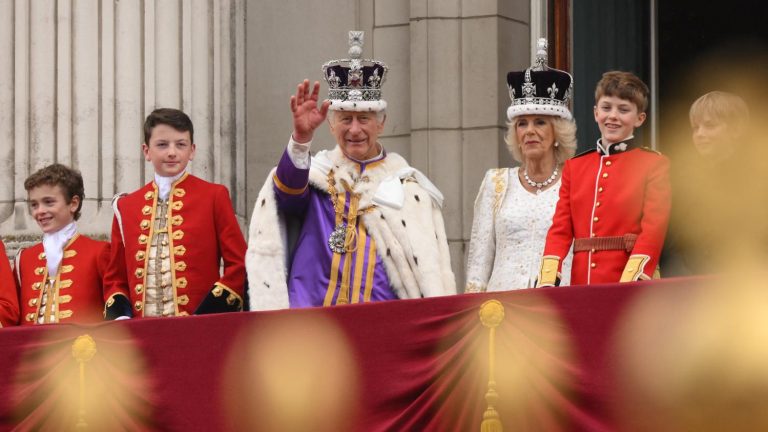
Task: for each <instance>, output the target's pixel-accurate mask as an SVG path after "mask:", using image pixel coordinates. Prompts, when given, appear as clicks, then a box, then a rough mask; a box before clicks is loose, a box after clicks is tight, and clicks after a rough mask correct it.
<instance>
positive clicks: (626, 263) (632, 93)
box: [537, 71, 671, 286]
mask: <svg viewBox="0 0 768 432" xmlns="http://www.w3.org/2000/svg"><path fill="white" fill-rule="evenodd" d="M648 93H649V92H648V86H646V85H645V83H643V82H642V81H641V80H640V79H639V78H638V77H636V76H635V75H633V74H631V73H628V72H617V71H614V72H606V73H605V74H603V77H602V79H601V80H600V82H598V84H597V89H596V90H595V102H596V105H595V108H594V115H595V121H596V122H597V126H598V127H599V128H600V134H601V138H600V139H599V140H598V141H597V147H596V148H595V149H592V150H590V151H587V152H585V153H582V154H580V155H577V156H575V157H574V158H573V159H571V160H569V161H567V162H566V163H565V167H564V168H563V178H562V186H561V187H560V200H559V201H558V203H557V208H556V210H555V216H554V217H553V222H552V227H551V228H550V229H549V232H548V234H547V242H546V246H545V247H544V257H543V259H542V264H541V270H540V273H539V282H538V285H537V286H553V285H556V284H557V283H558V279H559V272H560V268H561V263H562V260H563V257H565V256H566V255H567V254H568V251H569V250H570V248H571V244H572V243H573V267H572V270H571V283H572V284H573V285H580V284H594V283H615V282H628V281H636V280H640V279H650V278H651V277H652V276H653V274H654V271H655V270H656V266H657V264H658V261H659V255H660V253H661V248H662V246H663V244H664V235H665V233H666V230H667V224H668V222H669V212H670V201H671V198H670V193H671V191H670V185H669V160H668V159H667V158H666V157H664V156H662V155H661V154H659V153H658V152H656V151H654V150H651V149H649V148H645V147H640V146H639V145H638V143H636V142H635V140H634V139H633V138H634V136H633V134H634V131H635V128H637V127H640V126H641V125H642V124H643V122H644V121H645V118H646V114H645V110H646V107H647V105H648Z"/></svg>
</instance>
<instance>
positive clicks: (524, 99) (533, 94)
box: [507, 38, 573, 121]
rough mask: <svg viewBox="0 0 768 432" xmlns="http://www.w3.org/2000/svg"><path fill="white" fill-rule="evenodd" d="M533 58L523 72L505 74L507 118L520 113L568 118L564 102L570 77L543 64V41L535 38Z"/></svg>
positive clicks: (566, 102)
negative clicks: (534, 59) (532, 62)
mask: <svg viewBox="0 0 768 432" xmlns="http://www.w3.org/2000/svg"><path fill="white" fill-rule="evenodd" d="M537 45H538V49H537V51H536V61H535V63H534V64H533V66H531V67H529V68H528V69H526V70H525V71H515V72H510V73H508V74H507V88H508V89H509V97H510V99H512V103H511V104H510V106H509V108H507V118H508V119H509V120H510V121H511V120H512V119H513V118H515V117H517V116H520V115H531V114H533V115H537V114H538V115H552V116H558V117H562V118H565V119H568V120H570V119H571V118H572V117H573V116H572V115H571V110H570V109H569V108H568V102H569V101H570V98H571V92H572V91H573V77H572V76H571V74H569V73H568V72H565V71H561V70H558V69H554V68H549V67H548V66H547V40H546V39H543V38H542V39H539V41H538V43H537Z"/></svg>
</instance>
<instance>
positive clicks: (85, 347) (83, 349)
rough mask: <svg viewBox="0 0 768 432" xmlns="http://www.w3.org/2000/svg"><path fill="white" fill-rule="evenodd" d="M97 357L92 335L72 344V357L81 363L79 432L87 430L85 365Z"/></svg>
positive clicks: (77, 427) (82, 337)
mask: <svg viewBox="0 0 768 432" xmlns="http://www.w3.org/2000/svg"><path fill="white" fill-rule="evenodd" d="M94 355H96V342H95V341H94V340H93V338H92V337H91V336H90V335H87V334H86V335H82V336H79V337H78V338H77V339H75V341H74V342H73V343H72V357H74V358H75V360H77V362H78V363H80V403H79V409H78V412H77V425H76V426H75V427H76V429H77V430H87V429H88V423H86V421H85V364H86V363H87V362H89V361H91V359H92V358H93V356H94Z"/></svg>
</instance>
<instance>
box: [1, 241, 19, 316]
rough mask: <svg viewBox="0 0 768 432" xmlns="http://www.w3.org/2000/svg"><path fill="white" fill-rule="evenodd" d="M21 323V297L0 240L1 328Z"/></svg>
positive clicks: (3, 245)
mask: <svg viewBox="0 0 768 432" xmlns="http://www.w3.org/2000/svg"><path fill="white" fill-rule="evenodd" d="M18 322H19V297H18V294H17V293H16V283H15V282H14V280H13V271H11V265H10V263H8V255H7V254H6V252H5V244H4V243H3V241H2V240H0V328H2V327H10V326H14V325H16V324H18Z"/></svg>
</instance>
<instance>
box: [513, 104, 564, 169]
mask: <svg viewBox="0 0 768 432" xmlns="http://www.w3.org/2000/svg"><path fill="white" fill-rule="evenodd" d="M515 135H516V136H517V143H518V145H520V152H521V153H522V155H523V162H526V161H528V160H536V159H541V158H543V157H544V156H545V155H546V154H547V153H548V152H553V151H554V145H555V128H554V126H553V125H552V118H551V116H547V115H522V116H519V117H517V118H516V119H515Z"/></svg>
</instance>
